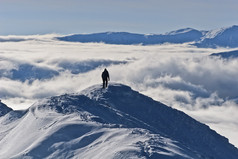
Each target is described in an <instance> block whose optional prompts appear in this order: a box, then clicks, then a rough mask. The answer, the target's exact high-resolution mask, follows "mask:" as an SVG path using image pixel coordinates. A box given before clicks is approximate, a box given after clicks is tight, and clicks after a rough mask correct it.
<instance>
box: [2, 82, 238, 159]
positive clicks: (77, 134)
mask: <svg viewBox="0 0 238 159" xmlns="http://www.w3.org/2000/svg"><path fill="white" fill-rule="evenodd" d="M0 107H1V104H0ZM2 109H3V110H6V111H5V112H4V114H5V115H4V114H0V158H90V159H98V158H101V159H104V158H115V159H119V158H120V159H122V158H125V159H127V158H135V159H139V158H140V159H141V158H151V159H159V158H162V159H191V158H193V159H237V156H238V149H237V148H235V147H234V146H233V145H231V144H230V143H229V141H228V139H226V138H225V137H223V136H221V135H219V134H217V133H216V132H215V131H213V130H211V129H210V128H209V127H208V126H206V125H205V124H202V123H200V122H198V121H196V120H194V119H193V118H191V117H189V116H188V115H186V114H185V113H183V112H181V111H178V110H176V109H173V108H171V107H168V106H166V105H164V104H162V103H160V102H157V101H154V100H153V99H151V98H150V97H147V96H144V95H142V94H140V93H139V92H136V91H134V90H132V89H131V88H130V87H128V86H125V85H122V84H117V83H111V84H110V86H109V87H108V88H107V89H102V88H101V85H95V86H92V87H90V88H87V89H85V90H83V91H82V92H80V93H78V94H64V95H60V96H55V97H50V98H48V99H44V100H41V101H39V102H37V103H35V104H34V105H32V106H31V107H30V108H29V109H27V110H23V111H14V110H10V108H7V107H6V106H5V105H4V106H3V108H1V109H0V110H2ZM7 112H8V113H7ZM6 113H7V114H6Z"/></svg>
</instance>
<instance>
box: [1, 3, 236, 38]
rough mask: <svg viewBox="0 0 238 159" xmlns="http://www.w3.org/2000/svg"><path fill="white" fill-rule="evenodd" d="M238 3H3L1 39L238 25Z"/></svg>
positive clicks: (147, 31)
mask: <svg viewBox="0 0 238 159" xmlns="http://www.w3.org/2000/svg"><path fill="white" fill-rule="evenodd" d="M237 6H238V1H237V0H0V35H29V34H48V33H60V34H70V33H93V32H104V31H128V32H135V33H165V32H168V31H172V30H176V29H181V28H185V27H192V28H195V29H199V30H210V29H216V28H220V27H226V26H231V25H236V24H238V18H237V15H238V9H237Z"/></svg>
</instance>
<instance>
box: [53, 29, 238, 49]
mask: <svg viewBox="0 0 238 159" xmlns="http://www.w3.org/2000/svg"><path fill="white" fill-rule="evenodd" d="M57 39H58V40H62V41H69V42H83V43H87V42H103V43H106V44H123V45H132V44H142V45H153V44H164V43H187V42H190V43H194V44H193V45H195V46H197V47H211V48H215V47H232V48H234V47H238V43H237V41H238V26H236V25H234V26H231V27H224V28H221V29H215V30H211V31H199V30H196V29H193V28H184V29H179V30H175V31H171V32H168V33H165V34H148V35H146V34H134V33H127V32H105V33H93V34H74V35H69V36H62V37H58V38H57Z"/></svg>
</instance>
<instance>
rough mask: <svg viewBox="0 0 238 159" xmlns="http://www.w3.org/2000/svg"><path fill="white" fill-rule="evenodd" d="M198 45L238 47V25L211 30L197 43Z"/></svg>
mask: <svg viewBox="0 0 238 159" xmlns="http://www.w3.org/2000/svg"><path fill="white" fill-rule="evenodd" d="M195 45H196V46H198V47H205V48H206V47H210V48H216V47H231V48H235V47H238V26H237V25H234V26H231V27H227V28H221V29H217V30H212V31H209V32H207V33H206V34H205V36H204V37H203V38H202V40H201V41H200V42H198V43H196V44H195Z"/></svg>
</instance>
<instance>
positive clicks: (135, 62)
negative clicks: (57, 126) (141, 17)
mask: <svg viewBox="0 0 238 159" xmlns="http://www.w3.org/2000/svg"><path fill="white" fill-rule="evenodd" d="M55 36H57V35H34V36H1V37H0V98H1V100H2V101H3V102H4V103H6V104H7V105H8V106H9V107H12V108H13V109H26V108H28V107H30V106H31V105H32V104H33V103H34V102H35V101H37V100H41V99H42V98H46V97H50V96H54V95H61V94H65V93H75V92H79V91H80V90H83V89H85V88H87V87H89V86H91V85H94V84H100V83H101V82H102V81H101V72H102V71H103V70H104V68H105V67H106V68H107V69H108V71H109V73H110V77H111V81H113V82H119V83H122V84H126V85H129V86H130V87H132V88H133V89H134V90H137V91H139V92H141V93H143V94H145V95H148V96H150V97H152V98H153V99H155V100H158V101H160V102H162V103H164V104H166V105H168V106H171V107H173V108H176V109H179V110H182V111H184V112H186V113H187V114H189V115H190V116H192V117H194V118H195V119H197V120H199V121H201V122H203V123H206V124H207V125H209V126H210V127H211V128H213V129H214V130H216V131H217V132H218V133H220V134H222V135H224V136H226V137H228V138H229V140H230V142H231V143H233V144H235V145H236V146H237V147H238V136H237V134H238V114H237V113H236V112H238V104H237V103H238V80H237V79H238V69H237V66H238V59H221V58H219V57H211V56H209V55H210V54H211V53H217V52H223V51H230V49H225V48H218V49H207V48H196V47H193V46H190V45H188V44H176V45H174V44H164V45H153V46H140V45H108V44H103V43H71V42H62V41H57V40H55V39H54V37H55Z"/></svg>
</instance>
